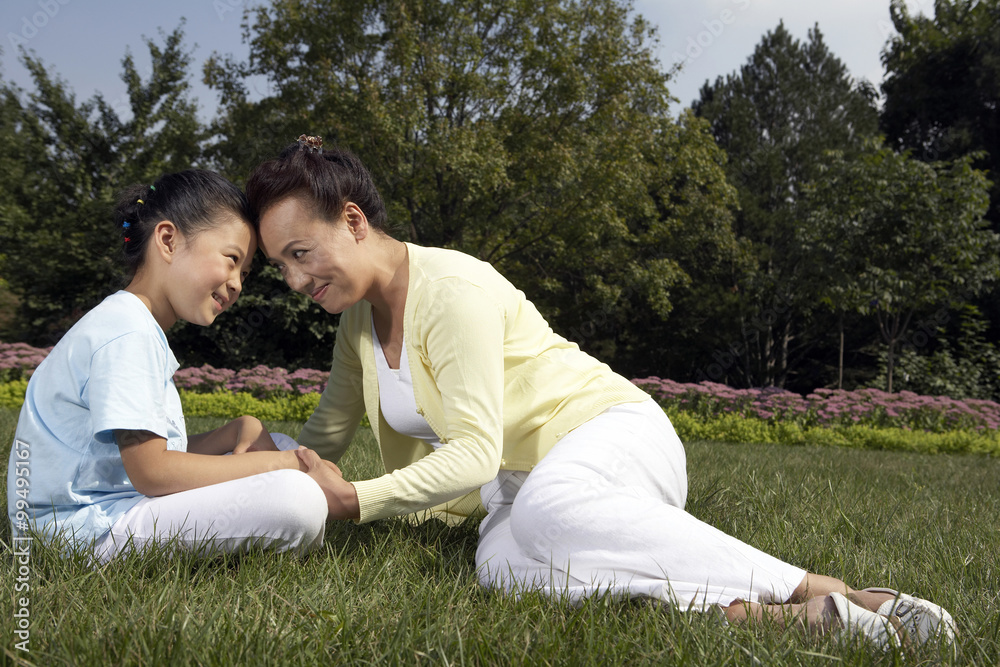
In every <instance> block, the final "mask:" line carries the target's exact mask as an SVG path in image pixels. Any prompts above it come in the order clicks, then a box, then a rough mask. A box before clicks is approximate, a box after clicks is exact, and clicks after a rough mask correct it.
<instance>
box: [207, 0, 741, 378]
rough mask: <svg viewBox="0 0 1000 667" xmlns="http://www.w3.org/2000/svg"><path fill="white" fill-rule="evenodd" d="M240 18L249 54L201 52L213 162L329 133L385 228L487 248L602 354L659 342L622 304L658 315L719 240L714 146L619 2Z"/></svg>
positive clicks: (724, 192) (409, 5)
mask: <svg viewBox="0 0 1000 667" xmlns="http://www.w3.org/2000/svg"><path fill="white" fill-rule="evenodd" d="M246 26H247V36H248V40H249V43H250V51H251V54H250V59H249V61H247V62H236V61H234V60H233V59H232V58H222V57H219V56H217V57H215V58H213V59H212V60H210V61H209V63H207V64H206V68H205V75H206V80H207V81H208V82H209V83H210V85H212V86H214V87H215V88H216V89H218V90H219V91H220V94H221V97H222V105H223V113H222V115H221V116H220V118H219V119H218V121H217V122H216V124H215V125H214V127H213V134H214V135H215V136H216V137H217V142H216V143H215V145H214V146H213V148H212V150H211V154H212V155H213V159H215V160H216V161H217V163H218V164H219V165H220V166H221V168H223V169H224V170H225V171H226V172H227V173H231V174H234V175H240V176H242V175H243V174H245V173H246V172H247V170H248V169H249V168H250V167H252V166H253V164H254V163H255V162H256V161H258V160H259V159H261V158H262V157H269V156H272V155H274V154H276V153H277V151H278V150H279V149H280V148H281V147H283V146H284V145H285V144H287V143H289V142H290V141H292V139H293V138H294V137H296V136H298V135H299V134H300V133H302V132H304V131H308V132H310V133H313V134H320V135H322V136H324V138H325V140H326V141H327V142H328V143H336V144H340V145H343V146H346V147H348V148H350V149H351V150H353V151H354V152H356V153H357V154H359V156H360V157H361V158H362V160H363V161H364V162H365V163H366V164H367V165H368V167H369V168H370V169H371V171H372V173H373V175H374V177H375V179H376V182H377V184H378V186H379V189H380V191H381V193H382V195H383V197H384V199H385V200H386V204H387V207H388V211H389V217H390V222H392V223H394V224H395V226H396V228H397V229H398V230H399V232H398V233H399V235H400V236H401V237H402V238H406V239H408V240H412V241H415V242H417V243H420V244H423V245H434V246H445V247H451V248H456V249H459V250H463V251H465V252H468V253H469V254H472V255H474V256H476V257H479V258H480V259H483V260H485V261H488V262H491V263H492V264H494V265H495V266H496V267H497V268H498V269H499V270H500V271H501V272H503V273H504V274H505V275H506V276H507V277H508V278H509V279H510V280H511V281H512V282H513V283H514V284H516V285H518V287H520V288H522V289H523V290H525V292H526V293H527V294H528V296H529V298H531V299H532V301H534V302H535V303H536V304H537V305H538V306H539V308H540V309H541V310H542V311H543V313H544V314H545V315H546V316H547V317H548V318H549V319H550V321H551V322H552V324H553V326H554V327H555V328H556V329H557V330H559V331H562V332H566V333H568V334H569V335H570V336H572V337H574V338H575V339H576V340H578V341H580V342H581V343H582V344H583V345H584V346H585V347H586V348H587V349H588V350H590V351H593V352H595V353H596V354H598V355H599V356H601V357H602V358H606V359H611V358H614V359H615V361H616V364H618V365H619V367H622V368H630V367H632V366H639V365H642V364H645V363H648V358H649V356H650V355H654V354H657V350H659V348H660V347H661V346H659V345H656V344H654V341H652V340H650V339H649V338H648V337H647V336H644V335H643V333H644V332H643V330H642V328H641V327H633V325H632V321H633V317H634V316H635V315H636V314H637V313H643V314H646V313H648V315H646V316H645V318H644V320H643V323H645V322H657V323H662V322H663V321H664V320H665V318H666V317H667V316H668V314H669V313H670V311H671V308H672V307H673V304H674V302H675V295H676V294H677V293H678V292H683V291H684V290H685V289H687V286H688V285H689V284H690V282H691V279H692V274H693V273H695V272H696V271H699V270H700V271H702V272H711V271H712V270H713V269H712V267H714V266H715V265H718V264H720V263H724V262H725V261H726V258H727V257H728V256H731V255H732V254H733V253H734V251H735V244H734V242H733V238H732V233H731V230H730V227H729V223H730V219H731V217H730V213H729V209H730V207H731V206H732V204H733V202H734V199H733V194H732V190H731V189H730V188H729V186H728V185H727V184H726V183H725V179H724V175H723V172H722V169H721V166H720V164H721V161H722V159H723V158H722V154H721V153H720V152H719V150H718V149H717V147H715V146H714V145H713V144H712V142H711V139H710V136H709V135H708V134H707V132H706V129H705V125H704V123H702V122H700V121H698V120H696V119H694V118H691V117H689V116H684V117H682V118H680V119H676V120H675V119H673V118H671V117H670V115H669V113H668V105H669V101H670V97H669V92H668V89H667V75H666V74H664V73H663V71H662V70H661V68H660V67H659V63H657V62H656V60H655V58H654V56H653V51H652V31H651V29H650V26H649V25H648V24H647V23H646V22H645V21H644V20H642V19H641V18H639V17H635V18H633V17H630V5H629V3H627V2H623V1H622V0H581V1H570V0H544V1H543V2H541V3H539V2H537V1H530V2H529V1H528V0H491V1H489V2H481V1H479V0H475V1H474V0H459V1H455V2H445V1H443V0H409V1H407V2H395V1H392V2H389V1H388V0H360V1H356V2H348V1H346V0H277V1H275V2H273V3H271V4H270V5H267V6H262V7H259V8H256V9H253V10H248V13H247V24H246ZM252 76H260V77H266V79H267V81H268V83H269V91H271V92H270V94H269V95H267V96H265V97H264V98H263V99H261V100H258V101H251V100H250V99H249V95H248V93H247V90H246V86H245V84H244V81H245V80H246V79H247V78H248V77H252ZM698 267H705V268H704V269H699V268H698ZM588 325H589V326H588Z"/></svg>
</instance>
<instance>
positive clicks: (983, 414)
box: [633, 377, 1000, 433]
mask: <svg viewBox="0 0 1000 667" xmlns="http://www.w3.org/2000/svg"><path fill="white" fill-rule="evenodd" d="M633 382H634V383H635V384H636V385H638V386H640V387H642V388H643V389H645V390H646V391H647V392H648V393H649V394H650V395H651V396H653V398H655V399H656V400H657V401H658V402H659V403H660V404H661V405H662V406H663V407H664V408H665V409H667V411H668V412H675V411H683V412H685V413H690V414H691V415H692V416H695V417H698V418H700V419H701V420H709V419H717V418H720V417H726V416H736V417H744V418H746V417H750V418H755V419H760V420H763V421H765V422H769V423H778V422H781V423H786V424H788V423H791V424H796V425H798V426H799V427H801V428H812V427H830V426H855V425H857V426H869V427H876V428H900V429H904V430H913V431H926V432H928V433H946V432H950V431H959V430H972V431H978V432H987V431H996V430H997V428H998V427H1000V404H998V403H995V402H993V401H984V400H976V399H966V400H956V399H953V398H948V397H947V396H918V395H917V394H914V393H912V392H909V391H902V392H899V393H898V394H890V393H887V392H884V391H880V390H878V389H856V390H854V391H845V390H834V389H817V390H816V391H814V392H813V393H811V394H809V395H808V396H801V395H799V394H796V393H793V392H790V391H785V390H784V389H778V388H776V387H766V388H764V389H733V388H732V387H728V386H726V385H722V384H716V383H714V382H699V383H697V384H695V383H688V384H685V383H681V382H674V381H673V380H665V379H661V378H658V377H648V378H644V379H641V380H633Z"/></svg>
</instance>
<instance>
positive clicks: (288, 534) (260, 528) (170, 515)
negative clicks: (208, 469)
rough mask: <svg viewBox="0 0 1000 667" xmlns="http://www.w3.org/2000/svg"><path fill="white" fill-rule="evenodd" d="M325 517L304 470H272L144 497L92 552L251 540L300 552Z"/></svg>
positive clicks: (318, 536) (318, 540) (316, 542)
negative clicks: (157, 545) (168, 493)
mask: <svg viewBox="0 0 1000 667" xmlns="http://www.w3.org/2000/svg"><path fill="white" fill-rule="evenodd" d="M240 456H252V454H241V455H240ZM326 516H327V505H326V497H325V495H324V494H323V491H322V490H321V489H320V487H319V485H318V484H317V483H316V482H315V481H314V480H313V479H312V478H311V477H309V476H308V475H307V474H305V473H304V472H300V471H298V470H274V471H271V472H266V473H262V474H260V475H253V476H252V477H245V478H243V479H236V480H232V481H229V482H224V483H222V484H213V485H211V486H206V487H202V488H199V489H192V490H190V491H183V492H180V493H174V494H170V495H168V496H159V497H156V498H144V499H143V500H141V501H139V503H138V504H137V505H136V506H135V507H133V508H132V509H131V510H129V511H128V512H127V513H126V514H125V515H124V516H123V517H122V518H121V519H119V520H118V521H117V522H115V524H114V526H112V527H111V530H110V531H109V532H108V533H107V534H106V535H104V536H103V537H102V538H100V539H99V540H98V542H97V544H96V552H97V555H98V558H99V559H100V560H101V561H104V562H106V561H108V560H110V559H111V558H113V557H114V556H115V555H116V554H118V553H120V552H121V551H123V550H127V549H142V548H144V547H145V546H147V545H150V544H161V543H169V544H171V545H173V546H175V547H177V548H181V549H185V550H190V551H196V552H199V553H202V552H204V553H210V552H213V551H216V552H230V553H232V552H237V551H245V550H248V549H250V548H253V547H258V548H271V549H275V550H277V551H296V552H306V551H309V550H311V549H314V548H317V547H319V546H320V545H321V544H322V543H323V535H324V532H325V527H326Z"/></svg>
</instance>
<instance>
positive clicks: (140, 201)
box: [136, 199, 146, 204]
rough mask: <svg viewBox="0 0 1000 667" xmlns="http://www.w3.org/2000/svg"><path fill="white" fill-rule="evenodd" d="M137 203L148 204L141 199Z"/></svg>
mask: <svg viewBox="0 0 1000 667" xmlns="http://www.w3.org/2000/svg"><path fill="white" fill-rule="evenodd" d="M136 201H138V202H139V203H140V204H145V203H146V202H144V201H142V200H141V199H138V200H136Z"/></svg>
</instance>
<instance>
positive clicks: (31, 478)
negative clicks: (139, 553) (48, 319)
mask: <svg viewBox="0 0 1000 667" xmlns="http://www.w3.org/2000/svg"><path fill="white" fill-rule="evenodd" d="M177 366H178V364H177V359H176V358H175V357H174V354H173V352H171V351H170V347H169V346H168V345H167V339H166V336H164V334H163V330H162V329H161V328H160V326H159V325H158V324H157V323H156V320H155V319H153V315H152V313H150V312H149V309H148V308H146V306H145V305H144V304H143V303H142V301H140V300H139V298H138V297H136V296H135V295H134V294H131V293H129V292H125V291H121V292H118V293H116V294H112V295H111V296H109V297H108V298H106V299H105V300H104V301H103V302H101V304H100V305H99V306H97V307H96V308H94V309H93V310H92V311H90V312H89V313H87V314H86V315H84V316H83V318H81V319H80V321H79V322H77V323H76V324H75V325H73V328H71V329H70V330H69V331H68V332H67V333H66V335H65V336H63V338H62V340H60V341H59V343H58V344H57V345H56V346H55V347H54V348H53V349H52V351H51V352H50V353H49V355H48V356H47V357H46V358H45V360H44V361H43V362H42V363H41V364H40V365H39V366H38V368H37V369H36V370H35V372H34V374H33V375H32V376H31V379H30V380H29V381H28V390H27V393H26V394H25V398H24V406H23V407H22V408H21V414H20V417H19V418H18V421H17V430H16V431H15V433H14V446H13V447H12V448H11V455H10V462H9V465H8V468H7V512H8V515H9V517H10V520H11V522H12V525H13V530H14V535H15V536H16V535H18V534H20V532H22V531H20V530H19V528H23V527H22V526H20V525H19V524H20V521H18V520H17V516H18V515H17V511H18V507H17V504H18V503H17V501H18V500H25V499H26V500H27V504H28V507H27V508H26V509H25V511H26V512H27V514H28V516H29V517H30V519H29V521H30V522H32V523H33V525H34V527H35V530H37V531H40V532H43V533H45V534H54V533H56V532H59V533H63V534H64V535H66V536H67V537H70V538H71V539H74V540H75V541H90V540H92V539H94V538H96V537H99V536H101V535H102V534H103V533H105V532H107V531H108V529H110V528H111V526H112V524H114V523H115V521H117V520H118V519H119V518H120V517H121V516H122V515H123V514H125V512H127V511H128V510H129V509H131V508H132V507H133V506H134V505H135V504H136V503H137V502H139V500H141V499H142V498H143V496H142V495H141V494H140V493H139V492H138V491H136V490H135V487H133V486H132V483H131V482H130V481H129V479H128V476H127V475H126V474H125V467H124V465H123V464H122V459H121V456H120V455H119V453H118V445H117V444H116V442H115V439H114V433H113V431H115V430H117V429H127V430H143V431H150V432H151V433H155V434H156V435H159V436H161V437H164V438H166V439H167V448H168V449H172V450H177V451H186V450H187V431H186V429H185V426H184V414H183V412H182V410H181V401H180V396H179V395H178V394H177V388H176V387H175V386H174V380H173V375H174V371H176V370H177ZM25 462H26V463H25ZM24 468H27V469H28V474H27V475H25V473H24V471H23V469H24ZM19 473H20V475H19ZM18 476H21V477H26V479H27V483H26V482H23V481H22V482H20V486H18V483H17V482H16V479H17V477H18ZM22 506H23V503H22Z"/></svg>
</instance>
